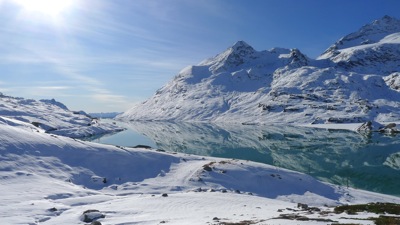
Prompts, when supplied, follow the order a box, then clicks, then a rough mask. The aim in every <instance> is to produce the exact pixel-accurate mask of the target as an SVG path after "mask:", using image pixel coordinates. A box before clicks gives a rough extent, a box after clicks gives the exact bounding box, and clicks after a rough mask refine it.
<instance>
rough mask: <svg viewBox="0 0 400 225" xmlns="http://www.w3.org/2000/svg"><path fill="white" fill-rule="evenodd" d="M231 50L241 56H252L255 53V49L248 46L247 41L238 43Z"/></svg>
mask: <svg viewBox="0 0 400 225" xmlns="http://www.w3.org/2000/svg"><path fill="white" fill-rule="evenodd" d="M229 49H232V50H233V52H235V53H238V54H239V55H241V56H243V55H247V54H252V53H254V52H255V50H254V48H253V47H251V46H250V45H249V44H247V43H246V42H245V41H237V42H236V43H235V44H233V45H232V47H230V48H229Z"/></svg>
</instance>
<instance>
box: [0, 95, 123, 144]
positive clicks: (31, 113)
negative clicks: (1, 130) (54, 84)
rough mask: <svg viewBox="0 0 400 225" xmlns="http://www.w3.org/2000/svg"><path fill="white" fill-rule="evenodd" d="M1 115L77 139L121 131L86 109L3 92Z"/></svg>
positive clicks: (45, 130) (0, 102)
mask: <svg viewBox="0 0 400 225" xmlns="http://www.w3.org/2000/svg"><path fill="white" fill-rule="evenodd" d="M0 116H3V117H7V118H13V119H16V120H19V121H23V122H27V123H31V124H32V125H35V126H36V127H38V128H40V129H41V130H43V131H44V132H47V133H52V134H58V135H63V136H68V137H76V138H78V137H87V136H92V135H96V134H104V133H111V132H116V131H120V130H121V128H120V127H117V126H114V125H112V124H109V123H101V122H100V121H99V120H98V119H93V118H91V117H90V116H88V115H87V114H86V113H84V112H73V111H70V110H68V108H67V107H66V106H65V105H63V104H62V103H60V102H57V101H55V100H54V99H52V100H40V101H36V100H33V99H24V98H16V97H11V96H6V95H3V94H1V93H0Z"/></svg>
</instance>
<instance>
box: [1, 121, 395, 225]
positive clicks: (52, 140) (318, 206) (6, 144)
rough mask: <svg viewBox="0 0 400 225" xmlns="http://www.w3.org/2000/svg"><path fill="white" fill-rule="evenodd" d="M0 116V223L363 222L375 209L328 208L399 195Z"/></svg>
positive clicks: (393, 200) (389, 198)
mask: <svg viewBox="0 0 400 225" xmlns="http://www.w3.org/2000/svg"><path fill="white" fill-rule="evenodd" d="M0 118H1V119H0V133H1V135H0V161H1V163H0V192H1V193H2V194H1V195H0V218H1V223H2V224H32V225H33V224H57V225H59V224H88V223H90V222H91V220H92V219H94V220H97V221H99V222H101V223H102V224H104V225H106V224H160V223H168V224H208V223H209V224H222V223H223V222H225V223H229V222H230V223H232V222H239V221H248V222H247V223H245V224H256V223H257V224H263V223H264V224H265V222H266V221H267V223H268V224H326V223H327V222H335V221H337V222H341V223H355V222H357V224H358V223H359V224H371V219H367V220H359V218H371V217H375V218H376V217H378V216H379V215H377V214H374V213H360V214H358V215H348V214H346V213H341V214H336V213H334V212H333V208H332V207H333V206H336V205H341V204H349V203H350V204H351V203H367V202H397V203H398V202H400V199H399V198H397V197H393V196H386V195H380V194H376V193H371V192H365V191H359V190H354V189H351V188H345V187H338V186H334V185H330V184H326V183H323V182H320V181H317V180H315V179H314V178H312V177H310V176H308V175H305V174H302V173H298V172H293V171H289V170H285V169H281V168H276V167H273V166H268V165H264V164H259V163H253V162H249V161H240V160H232V159H221V158H210V157H201V156H192V155H187V154H179V153H178V154H173V153H167V152H160V151H156V150H155V149H134V148H122V147H115V146H108V145H101V144H96V143H90V142H84V141H80V140H74V139H71V138H67V137H62V136H57V135H53V134H46V133H41V132H38V131H39V128H36V127H35V126H33V125H31V124H30V123H25V122H21V121H18V120H13V119H8V118H5V117H0ZM297 203H302V204H300V205H298V204H297ZM304 204H308V205H307V206H306V205H304ZM84 212H86V213H84ZM386 215H387V214H386ZM304 221H305V222H304Z"/></svg>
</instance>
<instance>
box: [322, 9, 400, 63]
mask: <svg viewBox="0 0 400 225" xmlns="http://www.w3.org/2000/svg"><path fill="white" fill-rule="evenodd" d="M397 32H400V20H399V19H396V18H394V17H391V16H388V15H385V16H383V17H382V18H380V19H377V20H374V21H372V22H371V23H369V24H366V25H364V26H362V27H361V28H360V29H359V30H358V31H356V32H353V33H351V34H348V35H346V36H344V37H342V38H341V39H340V40H338V41H337V42H336V43H335V44H333V45H332V46H330V47H329V48H328V49H327V50H326V51H325V52H324V53H322V55H321V56H320V57H319V58H320V59H322V58H331V57H334V56H336V55H338V54H339V52H338V50H341V49H345V48H351V47H355V46H359V45H366V44H373V43H377V42H379V41H380V40H381V39H382V38H384V37H386V36H387V35H390V34H393V33H397Z"/></svg>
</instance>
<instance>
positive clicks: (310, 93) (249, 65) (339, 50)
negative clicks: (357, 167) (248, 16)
mask: <svg viewBox="0 0 400 225" xmlns="http://www.w3.org/2000/svg"><path fill="white" fill-rule="evenodd" d="M399 31H400V21H399V20H397V19H395V18H391V17H388V16H385V17H383V18H382V19H380V20H377V21H374V22H373V23H371V24H368V25H366V26H364V27H362V28H361V29H360V31H358V32H355V33H353V34H350V35H347V36H346V37H344V38H342V39H341V40H340V41H338V42H337V43H335V44H334V45H333V46H332V47H330V48H329V49H328V50H327V51H326V52H325V53H324V54H323V55H322V56H321V57H319V58H318V59H317V60H313V59H310V58H308V57H307V56H305V55H304V54H302V53H301V52H300V51H299V50H297V49H291V50H289V49H281V48H275V49H272V50H269V51H256V50H254V49H253V48H252V47H251V46H249V45H248V44H247V43H245V42H243V41H239V42H237V43H235V44H234V45H233V46H232V47H230V48H228V49H227V50H226V51H224V52H222V53H221V54H218V55H217V56H215V57H213V58H210V59H208V60H205V61H203V62H201V63H200V64H199V65H197V66H188V67H186V68H184V69H183V70H182V71H181V72H180V73H179V74H178V75H177V76H176V77H175V78H174V79H173V80H171V81H170V82H169V83H167V84H166V85H165V86H164V87H162V88H161V89H160V90H158V91H157V92H156V94H155V95H154V96H152V97H151V98H150V99H148V100H147V101H145V102H143V103H142V104H139V105H137V106H135V107H133V108H131V109H130V110H128V111H127V112H125V113H124V114H122V115H121V116H119V118H120V119H124V120H184V121H214V122H236V123H238V122H239V123H343V122H364V121H367V120H375V121H378V122H390V121H395V120H399V119H400V112H399V110H398V109H399V106H400V93H399V92H398V89H399V88H398V83H399V81H398V80H399V78H398V73H397V72H398V71H400V32H399ZM367 43H368V44H367Z"/></svg>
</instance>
